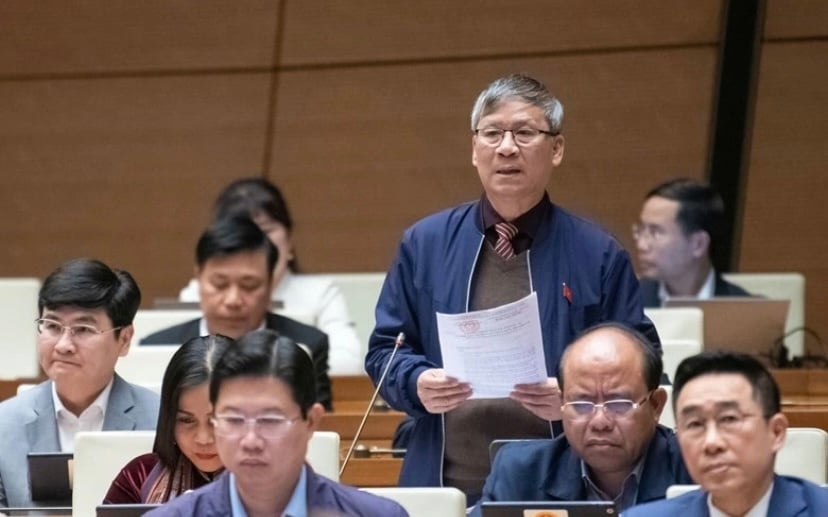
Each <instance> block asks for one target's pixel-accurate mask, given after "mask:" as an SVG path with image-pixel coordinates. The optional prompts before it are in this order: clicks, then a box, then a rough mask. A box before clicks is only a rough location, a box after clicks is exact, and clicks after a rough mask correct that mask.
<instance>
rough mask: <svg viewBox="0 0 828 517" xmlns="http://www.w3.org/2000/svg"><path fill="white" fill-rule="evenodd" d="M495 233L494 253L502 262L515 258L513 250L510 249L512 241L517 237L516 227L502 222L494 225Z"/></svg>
mask: <svg viewBox="0 0 828 517" xmlns="http://www.w3.org/2000/svg"><path fill="white" fill-rule="evenodd" d="M495 231H496V232H497V242H496V243H495V247H494V249H495V252H496V253H497V254H498V255H500V256H501V257H502V258H503V260H509V259H510V258H512V257H514V256H515V248H513V247H512V239H513V238H514V237H515V235H517V232H518V229H517V226H515V225H513V224H512V223H507V222H502V223H497V224H496V225H495Z"/></svg>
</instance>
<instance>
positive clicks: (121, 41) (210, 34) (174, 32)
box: [0, 0, 279, 76]
mask: <svg viewBox="0 0 828 517" xmlns="http://www.w3.org/2000/svg"><path fill="white" fill-rule="evenodd" d="M278 5H279V2H278V1H276V0H239V1H234V2H227V1H223V0H177V1H175V2H169V1H166V0H147V1H141V2H135V1H132V0H73V1H71V2H66V1H63V0H50V1H45V2H30V1H28V0H4V1H3V2H0V76H9V75H31V74H66V73H105V74H112V73H117V72H125V71H147V70H173V71H177V72H179V71H182V70H197V69H205V68H207V69H214V68H244V67H266V66H271V65H272V64H273V45H274V41H275V31H276V26H277V19H278Z"/></svg>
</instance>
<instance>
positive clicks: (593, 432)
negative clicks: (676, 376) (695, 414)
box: [473, 323, 690, 516]
mask: <svg viewBox="0 0 828 517" xmlns="http://www.w3.org/2000/svg"><path fill="white" fill-rule="evenodd" d="M560 367H561V371H560V374H559V375H558V382H559V384H560V387H561V390H562V392H563V401H564V404H563V410H562V413H563V427H564V431H565V434H563V435H560V436H558V437H557V438H555V439H554V440H521V441H517V442H514V443H508V444H506V445H504V446H503V447H502V448H501V449H500V451H498V453H497V456H496V457H495V460H494V464H493V465H492V472H491V473H490V474H489V478H488V479H487V480H486V486H485V487H484V488H483V498H482V499H481V501H613V502H614V503H615V506H616V509H618V510H619V511H623V510H625V509H627V508H629V507H630V506H633V505H634V504H636V503H644V502H648V501H654V500H657V499H664V494H665V492H666V491H667V487H669V486H670V485H676V484H685V483H688V482H690V475H689V474H688V473H687V470H686V469H685V468H684V462H683V461H682V459H681V451H680V450H679V445H678V441H677V440H676V436H675V433H674V432H673V430H672V429H668V428H666V427H664V426H661V425H658V419H659V417H660V416H661V411H662V410H663V409H664V405H665V403H666V402H667V392H665V391H664V389H663V388H660V387H659V385H658V383H659V381H660V380H661V373H662V363H661V357H660V356H659V354H658V353H657V352H656V350H655V349H654V348H653V347H652V346H651V345H650V343H649V342H648V341H647V339H646V338H645V337H644V336H642V335H641V334H639V333H638V332H635V331H633V330H630V329H628V328H627V327H625V326H623V325H620V324H618V323H602V324H601V325H598V326H596V327H593V328H592V329H590V330H587V331H586V332H585V333H584V334H583V335H582V336H581V337H579V338H578V339H577V340H576V341H575V342H574V343H572V344H571V345H570V346H569V347H567V349H566V351H565V352H564V354H563V357H561V366H560ZM473 515H477V516H479V515H481V514H480V507H479V506H478V507H477V508H475V512H474V513H473Z"/></svg>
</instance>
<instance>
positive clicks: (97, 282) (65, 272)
mask: <svg viewBox="0 0 828 517" xmlns="http://www.w3.org/2000/svg"><path fill="white" fill-rule="evenodd" d="M140 305H141V290H140V289H138V284H136V283H135V280H134V279H133V278H132V275H130V274H129V273H128V272H127V271H124V270H122V269H112V268H110V267H109V266H107V265H106V264H104V263H103V262H101V261H100V260H95V259H89V258H78V259H73V260H70V261H68V262H64V263H63V264H61V265H60V266H59V267H58V268H57V269H55V270H54V271H52V273H51V274H49V276H48V277H46V280H45V281H44V282H43V285H42V286H41V288H40V293H39V294H38V298H37V310H38V313H39V314H40V315H43V309H48V310H57V309H60V308H63V307H80V308H83V309H101V308H102V309H105V310H106V315H107V316H109V319H110V320H112V326H113V327H125V326H127V325H131V324H132V320H133V319H134V318H135V313H136V312H137V311H138V307H139V306H140ZM120 332H121V331H120V329H119V330H116V331H115V335H116V336H118V335H120Z"/></svg>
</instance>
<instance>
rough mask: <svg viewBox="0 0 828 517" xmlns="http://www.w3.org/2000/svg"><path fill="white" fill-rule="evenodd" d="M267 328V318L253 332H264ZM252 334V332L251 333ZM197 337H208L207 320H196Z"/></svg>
mask: <svg viewBox="0 0 828 517" xmlns="http://www.w3.org/2000/svg"><path fill="white" fill-rule="evenodd" d="M266 328H267V316H266V315H265V318H264V319H263V320H262V324H261V325H259V326H258V327H256V328H255V329H253V330H264V329H266ZM251 332H252V331H251ZM198 335H199V336H209V335H210V330H209V329H207V318H201V319H200V320H198Z"/></svg>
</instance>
